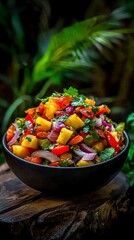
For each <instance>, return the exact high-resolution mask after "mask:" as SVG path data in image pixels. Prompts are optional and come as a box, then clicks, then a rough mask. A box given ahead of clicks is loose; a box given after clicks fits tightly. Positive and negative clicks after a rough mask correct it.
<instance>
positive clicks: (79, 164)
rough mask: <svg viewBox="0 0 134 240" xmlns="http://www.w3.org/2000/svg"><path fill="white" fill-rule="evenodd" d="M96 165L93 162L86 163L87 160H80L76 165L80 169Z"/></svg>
mask: <svg viewBox="0 0 134 240" xmlns="http://www.w3.org/2000/svg"><path fill="white" fill-rule="evenodd" d="M93 164H94V163H93V162H92V161H85V160H79V161H78V162H77V163H76V166H78V167H84V166H89V165H93Z"/></svg>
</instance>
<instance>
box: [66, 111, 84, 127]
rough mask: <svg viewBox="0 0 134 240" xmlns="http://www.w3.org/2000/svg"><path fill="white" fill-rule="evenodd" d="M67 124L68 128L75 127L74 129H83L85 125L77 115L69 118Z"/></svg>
mask: <svg viewBox="0 0 134 240" xmlns="http://www.w3.org/2000/svg"><path fill="white" fill-rule="evenodd" d="M65 124H66V125H67V126H71V127H73V128H74V129H77V128H80V127H83V126H84V125H85V124H84V122H83V121H82V120H81V119H80V118H79V116H78V115H77V114H76V113H74V114H73V115H71V116H69V118H68V119H67V120H66V121H65Z"/></svg>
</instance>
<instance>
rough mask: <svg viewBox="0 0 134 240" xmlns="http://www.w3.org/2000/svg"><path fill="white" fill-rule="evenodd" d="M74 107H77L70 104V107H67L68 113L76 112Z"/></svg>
mask: <svg viewBox="0 0 134 240" xmlns="http://www.w3.org/2000/svg"><path fill="white" fill-rule="evenodd" d="M74 109H75V107H73V106H69V107H67V108H66V109H65V111H66V113H67V114H68V115H71V114H73V113H74Z"/></svg>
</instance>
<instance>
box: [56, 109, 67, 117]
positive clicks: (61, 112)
mask: <svg viewBox="0 0 134 240" xmlns="http://www.w3.org/2000/svg"><path fill="white" fill-rule="evenodd" d="M64 114H65V113H64V111H60V110H57V111H56V112H55V115H56V116H57V117H60V116H63V115H64Z"/></svg>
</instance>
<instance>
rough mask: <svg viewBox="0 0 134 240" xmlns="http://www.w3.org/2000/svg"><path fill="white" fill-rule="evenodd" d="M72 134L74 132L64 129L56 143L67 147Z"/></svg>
mask: <svg viewBox="0 0 134 240" xmlns="http://www.w3.org/2000/svg"><path fill="white" fill-rule="evenodd" d="M72 134H73V131H70V130H68V129H67V128H62V129H61V131H60V134H59V136H58V138H57V141H56V142H58V143H60V144H63V145H65V144H66V143H67V142H68V140H69V139H70V137H71V136H72Z"/></svg>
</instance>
